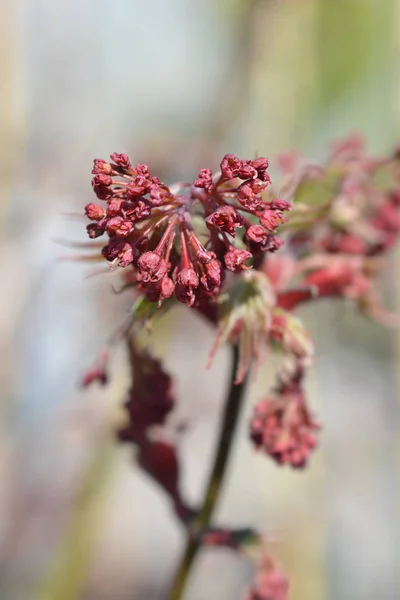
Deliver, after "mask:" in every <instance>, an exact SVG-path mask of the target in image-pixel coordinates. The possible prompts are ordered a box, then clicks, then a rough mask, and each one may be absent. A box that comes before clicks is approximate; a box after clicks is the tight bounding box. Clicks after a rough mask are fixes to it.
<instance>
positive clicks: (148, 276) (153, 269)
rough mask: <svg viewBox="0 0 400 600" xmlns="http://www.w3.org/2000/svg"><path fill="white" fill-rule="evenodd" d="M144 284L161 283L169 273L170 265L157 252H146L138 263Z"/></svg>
mask: <svg viewBox="0 0 400 600" xmlns="http://www.w3.org/2000/svg"><path fill="white" fill-rule="evenodd" d="M137 265H138V269H139V273H140V275H141V277H142V281H143V282H145V283H146V282H149V281H150V282H155V281H160V280H161V279H162V278H163V277H165V275H166V274H167V271H168V264H167V263H166V261H165V260H164V259H163V258H161V256H159V255H158V254H157V253H156V252H145V253H144V254H142V256H141V257H140V258H139V259H138V261H137Z"/></svg>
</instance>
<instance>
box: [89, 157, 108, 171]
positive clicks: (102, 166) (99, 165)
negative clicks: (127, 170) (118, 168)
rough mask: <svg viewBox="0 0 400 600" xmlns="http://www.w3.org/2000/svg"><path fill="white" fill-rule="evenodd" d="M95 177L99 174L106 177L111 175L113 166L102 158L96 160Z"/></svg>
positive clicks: (94, 166)
mask: <svg viewBox="0 0 400 600" xmlns="http://www.w3.org/2000/svg"><path fill="white" fill-rule="evenodd" d="M92 173H93V175H97V174H99V173H104V174H105V175H111V173H112V166H111V165H110V163H108V162H107V161H105V160H103V159H101V158H95V159H94V161H93V169H92Z"/></svg>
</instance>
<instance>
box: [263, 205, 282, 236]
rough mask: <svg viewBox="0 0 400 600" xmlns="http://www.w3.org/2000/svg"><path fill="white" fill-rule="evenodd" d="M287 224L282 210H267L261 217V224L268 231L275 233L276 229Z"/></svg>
mask: <svg viewBox="0 0 400 600" xmlns="http://www.w3.org/2000/svg"><path fill="white" fill-rule="evenodd" d="M284 222H285V219H284V217H283V213H282V212H281V211H280V210H271V209H270V208H267V209H265V210H264V211H263V212H262V213H261V216H260V223H261V225H262V226H263V227H265V229H268V231H275V229H276V228H277V227H278V226H279V225H281V224H282V223H284Z"/></svg>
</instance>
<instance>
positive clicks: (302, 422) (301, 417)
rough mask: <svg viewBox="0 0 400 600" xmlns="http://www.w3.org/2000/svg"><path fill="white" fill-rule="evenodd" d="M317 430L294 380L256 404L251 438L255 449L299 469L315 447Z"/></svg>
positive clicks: (305, 462) (317, 427) (298, 386)
mask: <svg viewBox="0 0 400 600" xmlns="http://www.w3.org/2000/svg"><path fill="white" fill-rule="evenodd" d="M319 429H320V426H319V425H318V424H317V423H316V421H314V420H313V418H312V416H311V414H310V412H309V410H308V408H307V405H306V402H305V398H304V393H303V390H302V388H301V386H300V383H299V382H297V381H293V382H292V383H291V384H290V385H283V386H281V387H278V388H277V390H276V392H275V394H273V395H272V397H267V398H265V399H264V400H261V402H259V403H258V404H257V405H256V407H255V410H254V415H253V418H252V420H251V424H250V437H251V440H252V441H253V443H254V445H255V446H256V448H257V449H261V448H262V449H263V450H264V452H265V453H266V454H268V455H269V456H270V457H271V458H273V459H274V460H275V461H276V462H277V463H279V464H281V465H285V464H288V465H290V466H292V467H293V468H295V469H299V468H303V467H304V466H305V465H306V464H307V460H308V458H309V455H310V454H311V452H312V450H314V448H315V447H316V446H317V440H316V435H315V434H316V432H317V431H318V430H319Z"/></svg>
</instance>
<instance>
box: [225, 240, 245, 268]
mask: <svg viewBox="0 0 400 600" xmlns="http://www.w3.org/2000/svg"><path fill="white" fill-rule="evenodd" d="M249 258H252V254H251V252H249V251H248V250H240V249H238V248H234V247H233V246H231V247H230V249H229V250H228V252H227V253H226V254H225V256H224V262H225V266H226V268H227V269H229V271H233V272H238V271H242V270H244V269H248V267H247V266H246V265H245V264H244V263H245V262H246V260H248V259H249Z"/></svg>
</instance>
